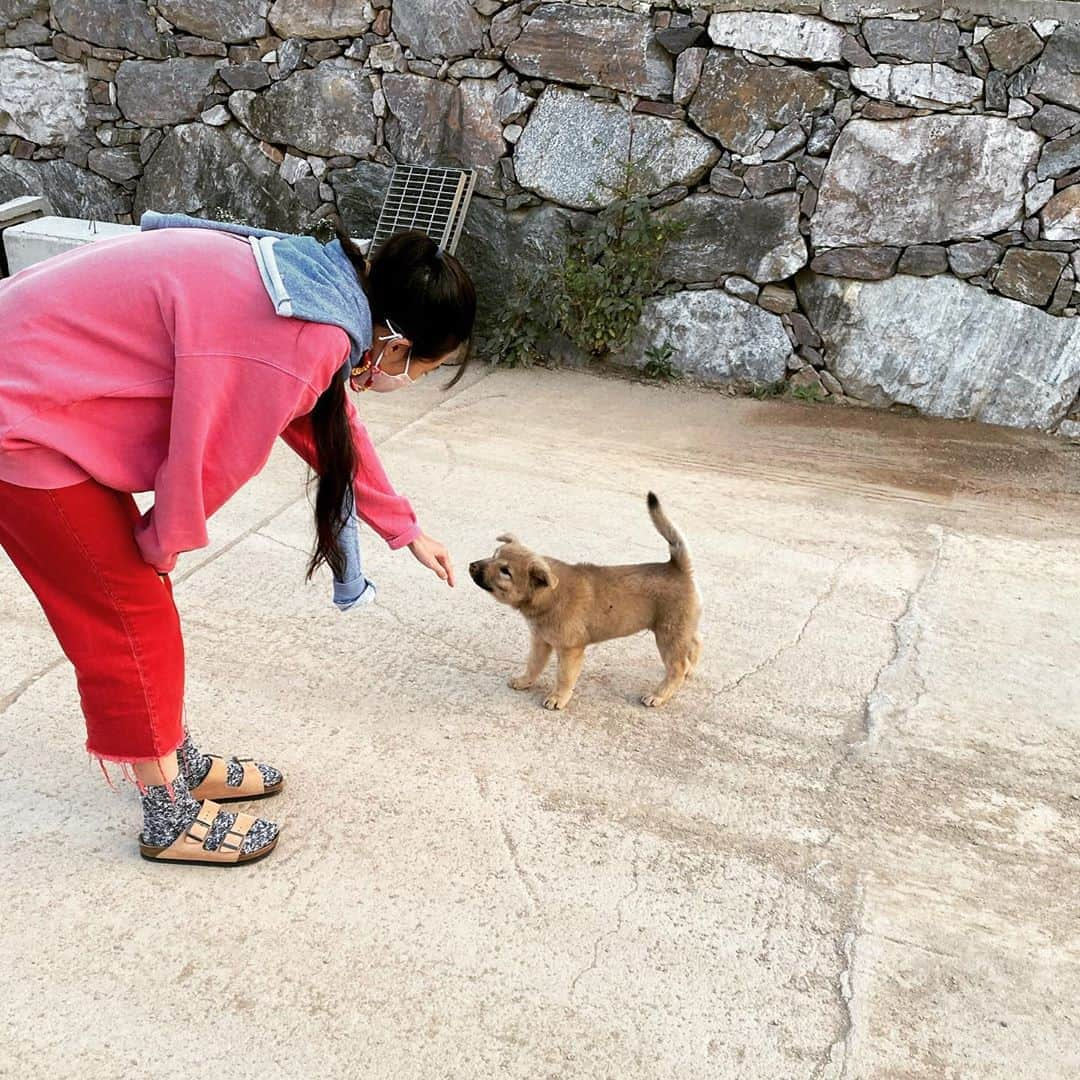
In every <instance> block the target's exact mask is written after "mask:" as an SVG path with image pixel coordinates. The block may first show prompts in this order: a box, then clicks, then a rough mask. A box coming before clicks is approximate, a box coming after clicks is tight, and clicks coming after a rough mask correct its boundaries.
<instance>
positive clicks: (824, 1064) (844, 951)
mask: <svg viewBox="0 0 1080 1080" xmlns="http://www.w3.org/2000/svg"><path fill="white" fill-rule="evenodd" d="M864 901H865V891H864V889H863V886H862V885H857V886H856V888H855V913H854V916H853V918H852V922H851V926H850V927H849V928H848V929H847V930H845V931H844V933H843V936H842V937H841V938H840V940H839V941H838V942H837V943H836V953H837V955H838V956H839V957H840V959H841V960H842V961H843V965H844V966H843V967H842V968H841V969H840V973H839V975H838V976H837V979H836V996H837V999H838V1001H839V1003H840V1009H841V1013H842V1020H841V1024H840V1032H839V1034H838V1036H837V1037H836V1038H835V1039H834V1040H833V1041H832V1043H831V1044H830V1046H829V1049H828V1050H827V1051H826V1053H825V1056H824V1058H823V1059H822V1060H821V1061H820V1062H819V1063H818V1065H817V1067H816V1068H815V1069H814V1072H813V1077H814V1080H818V1078H819V1077H823V1076H825V1075H826V1070H829V1075H830V1076H832V1077H833V1078H834V1080H844V1077H846V1076H847V1075H848V1065H849V1063H850V1060H851V1039H852V1035H853V1034H854V1033H855V1020H856V1018H855V984H854V976H855V961H856V955H855V946H856V945H857V943H858V940H859V936H860V934H861V933H862V919H863V906H864ZM830 1066H832V1067H833V1068H832V1069H830ZM837 1069H838V1070H839V1071H836V1070H837Z"/></svg>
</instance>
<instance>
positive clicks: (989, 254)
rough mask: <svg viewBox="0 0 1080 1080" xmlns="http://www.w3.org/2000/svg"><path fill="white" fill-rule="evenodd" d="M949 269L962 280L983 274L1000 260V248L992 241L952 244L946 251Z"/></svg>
mask: <svg viewBox="0 0 1080 1080" xmlns="http://www.w3.org/2000/svg"><path fill="white" fill-rule="evenodd" d="M948 256H949V269H950V270H951V271H952V272H953V273H954V274H955V275H956V276H957V277H962V278H969V277H977V276H978V275H979V274H985V273H986V272H987V271H988V270H989V269H990V267H992V266H995V265H996V264H997V261H998V260H999V259H1000V258H1001V248H1000V247H999V246H998V245H997V244H995V243H994V242H993V240H979V241H977V242H976V243H970V244H952V245H950V247H949V250H948Z"/></svg>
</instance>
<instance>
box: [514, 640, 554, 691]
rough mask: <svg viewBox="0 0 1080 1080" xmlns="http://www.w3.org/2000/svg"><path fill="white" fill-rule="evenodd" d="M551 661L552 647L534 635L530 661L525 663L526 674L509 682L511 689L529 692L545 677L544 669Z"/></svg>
mask: <svg viewBox="0 0 1080 1080" xmlns="http://www.w3.org/2000/svg"><path fill="white" fill-rule="evenodd" d="M550 659H551V646H550V645H549V644H548V643H547V642H546V641H541V640H540V638H538V637H537V636H536V635H535V634H533V636H532V647H531V648H530V649H529V659H528V660H527V661H526V662H525V674H524V675H517V676H515V677H514V678H512V679H511V680H510V682H509V686H510V688H511V689H512V690H528V689H529V687H530V686H532V684H533V683H534V682H536V680H537V679H539V678H540V676H541V675H543V673H544V668H546V667H547V662H548V660H550Z"/></svg>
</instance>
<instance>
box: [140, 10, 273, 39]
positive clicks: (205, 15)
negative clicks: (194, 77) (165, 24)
mask: <svg viewBox="0 0 1080 1080" xmlns="http://www.w3.org/2000/svg"><path fill="white" fill-rule="evenodd" d="M157 9H158V12H159V13H160V14H161V15H163V16H164V17H165V18H166V19H168V20H169V22H171V23H172V24H173V25H174V26H177V27H179V28H180V29H181V30H186V31H187V32H188V33H189V34H198V35H199V36H200V37H204V38H211V39H213V40H214V41H228V42H235V41H248V40H250V39H251V38H257V37H262V36H263V35H264V34H265V33H266V13H267V11H269V10H270V0H157Z"/></svg>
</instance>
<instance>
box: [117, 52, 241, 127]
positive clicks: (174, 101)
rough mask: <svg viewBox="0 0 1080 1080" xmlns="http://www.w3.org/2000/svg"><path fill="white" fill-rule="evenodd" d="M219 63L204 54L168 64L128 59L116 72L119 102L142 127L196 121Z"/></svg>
mask: <svg viewBox="0 0 1080 1080" xmlns="http://www.w3.org/2000/svg"><path fill="white" fill-rule="evenodd" d="M218 63H219V61H217V60H215V59H213V58H212V57H201V56H196V57H185V58H183V59H181V60H166V61H165V62H164V63H155V62H154V61H152V60H125V61H124V62H123V63H122V64H121V65H120V67H119V68H118V69H117V72H116V103H117V105H118V106H119V108H120V111H121V112H122V113H123V114H124V117H125V118H126V119H128V120H130V121H132V123H135V124H139V125H141V126H142V127H165V126H166V125H169V124H181V123H183V122H184V121H185V120H194V119H195V118H196V117H198V115H199V113H200V112H201V111H202V102H203V98H205V97H206V95H207V94H208V93H210V82H211V80H212V79H213V78H214V74H215V72H216V71H217V66H218Z"/></svg>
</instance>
